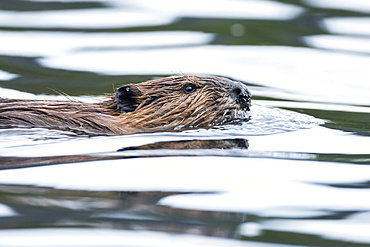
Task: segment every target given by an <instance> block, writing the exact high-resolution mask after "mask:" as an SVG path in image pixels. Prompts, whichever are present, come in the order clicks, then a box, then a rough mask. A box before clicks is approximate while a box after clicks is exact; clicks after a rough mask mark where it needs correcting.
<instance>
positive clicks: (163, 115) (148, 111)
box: [0, 75, 249, 134]
mask: <svg viewBox="0 0 370 247" xmlns="http://www.w3.org/2000/svg"><path fill="white" fill-rule="evenodd" d="M129 85H130V86H133V87H135V90H136V91H135V92H136V94H135V103H134V105H133V107H134V108H135V109H134V110H133V111H130V112H123V113H121V109H117V102H115V98H114V95H108V96H107V98H106V100H103V101H101V102H99V103H85V102H80V101H77V100H69V101H52V100H48V101H42V100H18V99H3V98H0V124H1V125H12V126H32V127H46V128H54V129H55V128H57V129H65V128H67V129H77V130H83V131H87V132H89V131H90V132H94V133H106V134H132V133H140V132H154V131H165V130H166V131H167V130H169V131H170V130H179V129H189V128H196V127H210V126H213V125H220V124H223V123H226V122H229V121H231V120H234V119H237V118H246V114H245V113H246V112H247V111H248V110H249V103H248V107H247V108H245V107H244V108H243V107H241V106H240V104H238V103H236V102H235V100H232V99H231V97H230V90H231V89H232V87H234V86H235V85H239V86H240V85H241V84H240V83H238V82H234V81H231V80H229V79H226V78H222V77H215V76H196V75H188V76H172V77H166V78H161V79H156V80H151V81H147V82H143V83H140V84H129ZM186 85H192V86H195V88H196V89H195V91H194V92H192V93H186V92H184V87H186ZM242 87H245V86H244V85H242ZM116 100H117V99H116Z"/></svg>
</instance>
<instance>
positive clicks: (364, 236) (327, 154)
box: [0, 0, 370, 247]
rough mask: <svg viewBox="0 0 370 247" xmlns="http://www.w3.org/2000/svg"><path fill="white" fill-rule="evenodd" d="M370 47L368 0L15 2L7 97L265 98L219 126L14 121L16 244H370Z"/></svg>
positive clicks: (3, 212) (1, 48)
mask: <svg viewBox="0 0 370 247" xmlns="http://www.w3.org/2000/svg"><path fill="white" fill-rule="evenodd" d="M369 55H370V2H369V1H367V0H300V1H293V0H275V1H272V0H229V1H226V0H199V1H194V0H186V1H185V0H177V1H166V0H157V1H149V0H135V1H134V0H127V1H123V0H122V1H119V0H110V1H99V0H91V1H74V0H64V1H55V2H53V1H44V0H33V1H18V0H9V1H8V0H2V1H0V97H8V98H24V99H33V98H36V99H66V98H65V96H63V94H64V93H65V94H68V95H70V96H72V97H75V98H77V99H79V100H84V101H94V100H97V99H99V95H103V94H104V93H110V92H113V91H114V89H115V88H116V87H118V86H120V85H122V84H125V83H132V82H134V83H136V82H141V81H145V80H149V79H152V78H157V77H163V76H168V75H174V74H212V75H219V76H225V77H229V78H232V79H234V80H240V81H243V82H244V83H246V84H247V85H248V87H249V89H250V91H251V92H252V94H253V97H252V103H253V105H252V119H251V120H250V121H249V122H246V123H242V124H239V125H227V126H222V127H217V128H213V129H208V130H206V129H198V130H188V131H183V132H172V133H152V134H137V135H127V136H91V135H88V134H87V133H76V132H71V131H61V130H46V129H40V128H21V127H14V128H4V127H2V128H0V167H1V170H0V246H17V247H18V246H148V247H152V246H181V247H183V246H187V247H189V246H228V247H230V246H257V247H275V246H276V247H280V246H369V245H370V234H369V232H370V166H369V164H370V138H369V136H370V96H369V93H370V69H369V68H370V56H369ZM199 146H201V147H202V148H201V149H199V148H197V147H199Z"/></svg>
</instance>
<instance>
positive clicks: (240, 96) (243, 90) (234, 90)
mask: <svg viewBox="0 0 370 247" xmlns="http://www.w3.org/2000/svg"><path fill="white" fill-rule="evenodd" d="M230 96H231V98H232V99H233V100H235V101H236V103H237V104H239V105H240V107H241V108H242V109H245V110H247V111H249V110H250V106H251V93H250V92H249V90H248V88H247V86H245V85H244V84H242V83H240V82H235V83H233V85H232V86H231V88H230Z"/></svg>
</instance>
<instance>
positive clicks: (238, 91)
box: [231, 87, 243, 98]
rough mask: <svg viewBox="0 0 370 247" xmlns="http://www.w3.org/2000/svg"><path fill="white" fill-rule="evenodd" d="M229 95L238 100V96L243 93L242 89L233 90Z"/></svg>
mask: <svg viewBox="0 0 370 247" xmlns="http://www.w3.org/2000/svg"><path fill="white" fill-rule="evenodd" d="M231 93H232V94H233V96H234V97H235V98H239V97H240V95H241V94H242V93H243V91H242V89H241V88H240V87H236V88H233V89H232V91H231Z"/></svg>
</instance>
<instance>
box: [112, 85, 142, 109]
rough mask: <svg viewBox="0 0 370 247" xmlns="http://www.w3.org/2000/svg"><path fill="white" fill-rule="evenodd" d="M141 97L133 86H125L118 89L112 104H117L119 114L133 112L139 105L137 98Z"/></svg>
mask: <svg viewBox="0 0 370 247" xmlns="http://www.w3.org/2000/svg"><path fill="white" fill-rule="evenodd" d="M140 95H141V92H140V90H139V89H138V88H137V86H135V85H126V86H122V87H119V88H118V89H117V91H116V93H115V95H114V102H116V103H117V109H119V110H121V113H126V112H132V111H135V109H136V107H137V106H138V104H139V101H138V96H140Z"/></svg>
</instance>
